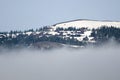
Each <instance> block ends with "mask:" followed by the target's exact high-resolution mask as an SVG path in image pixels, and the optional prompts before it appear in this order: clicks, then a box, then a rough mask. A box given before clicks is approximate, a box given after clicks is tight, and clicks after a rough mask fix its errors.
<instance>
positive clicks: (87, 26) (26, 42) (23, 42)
mask: <svg viewBox="0 0 120 80" xmlns="http://www.w3.org/2000/svg"><path fill="white" fill-rule="evenodd" d="M93 28H94V29H93ZM111 38H115V40H116V41H117V42H119V43H120V22H112V21H95V20H73V21H68V22H63V23H58V24H55V25H52V26H45V27H40V28H39V29H36V30H35V29H30V30H26V31H10V32H0V47H1V46H4V47H11V46H12V47H21V46H22V47H26V46H27V47H38V48H51V47H56V46H60V47H61V46H63V44H64V45H71V46H73V45H74V47H76V46H80V47H81V46H82V47H83V46H86V45H91V44H92V45H94V44H95V45H96V44H101V43H104V42H107V41H108V40H109V39H111ZM61 44H62V45H61Z"/></svg>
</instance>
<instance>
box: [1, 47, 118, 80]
mask: <svg viewBox="0 0 120 80" xmlns="http://www.w3.org/2000/svg"><path fill="white" fill-rule="evenodd" d="M119 79H120V47H113V46H112V47H109V46H108V47H103V48H86V49H68V48H63V49H56V50H48V51H40V50H25V49H24V50H20V51H17V50H14V51H11V52H4V53H1V54H0V80H119Z"/></svg>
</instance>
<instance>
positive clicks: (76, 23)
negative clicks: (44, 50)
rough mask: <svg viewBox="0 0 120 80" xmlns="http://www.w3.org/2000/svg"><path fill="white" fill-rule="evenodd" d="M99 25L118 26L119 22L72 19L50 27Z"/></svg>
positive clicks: (91, 26) (94, 26) (89, 26)
mask: <svg viewBox="0 0 120 80" xmlns="http://www.w3.org/2000/svg"><path fill="white" fill-rule="evenodd" d="M101 26H108V27H110V26H115V27H120V22H113V21H97V20H73V21H67V22H63V23H58V24H55V25H53V26H52V27H54V28H57V27H63V28H68V27H76V28H81V27H88V28H89V29H92V28H95V29H96V28H98V27H101Z"/></svg>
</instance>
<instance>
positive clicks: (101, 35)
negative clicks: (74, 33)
mask: <svg viewBox="0 0 120 80" xmlns="http://www.w3.org/2000/svg"><path fill="white" fill-rule="evenodd" d="M91 36H92V37H94V38H95V40H96V41H100V42H101V41H102V42H103V41H108V40H109V39H111V38H114V40H116V41H117V42H120V28H117V27H113V26H111V27H107V26H102V27H101V28H98V29H92V33H91Z"/></svg>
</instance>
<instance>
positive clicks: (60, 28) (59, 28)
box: [56, 27, 87, 31]
mask: <svg viewBox="0 0 120 80" xmlns="http://www.w3.org/2000/svg"><path fill="white" fill-rule="evenodd" d="M86 29H87V28H84V27H83V28H76V27H68V28H62V27H58V28H56V31H84V30H86Z"/></svg>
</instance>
